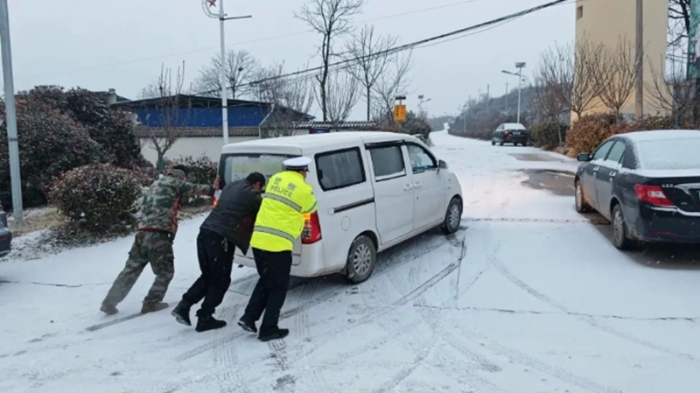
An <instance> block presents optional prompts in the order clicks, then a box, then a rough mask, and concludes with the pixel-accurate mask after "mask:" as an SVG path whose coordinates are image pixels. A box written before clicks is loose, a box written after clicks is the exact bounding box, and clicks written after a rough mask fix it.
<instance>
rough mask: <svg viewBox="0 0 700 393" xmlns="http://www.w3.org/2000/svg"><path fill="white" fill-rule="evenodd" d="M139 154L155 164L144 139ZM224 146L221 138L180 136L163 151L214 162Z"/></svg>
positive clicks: (170, 155)
mask: <svg viewBox="0 0 700 393" xmlns="http://www.w3.org/2000/svg"><path fill="white" fill-rule="evenodd" d="M308 133H309V132H308V131H307V130H299V131H297V133H296V134H297V135H303V134H308ZM254 139H258V137H256V136H251V137H229V143H238V142H245V141H250V140H254ZM141 145H142V147H141V154H143V157H144V158H145V159H146V160H148V161H149V162H151V163H153V165H156V163H157V161H158V154H156V151H155V150H154V149H153V148H152V147H151V146H150V144H149V143H148V142H147V141H146V140H145V139H142V140H141ZM223 146H224V141H223V138H222V137H220V136H217V137H197V138H180V139H178V140H176V141H175V143H174V144H173V146H172V147H171V148H170V150H168V151H167V152H166V153H165V158H166V159H171V160H173V159H177V158H180V157H183V156H185V157H186V156H193V157H195V158H196V157H199V156H201V155H202V154H204V155H205V156H207V157H209V159H210V160H212V161H214V162H219V158H221V148H222V147H223Z"/></svg>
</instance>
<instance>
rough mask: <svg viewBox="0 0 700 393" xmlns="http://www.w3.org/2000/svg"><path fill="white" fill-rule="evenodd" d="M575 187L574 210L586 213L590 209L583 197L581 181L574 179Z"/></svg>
mask: <svg viewBox="0 0 700 393" xmlns="http://www.w3.org/2000/svg"><path fill="white" fill-rule="evenodd" d="M575 189H576V193H575V195H576V211H577V212H579V213H586V212H588V211H590V210H591V207H590V206H588V204H587V203H586V202H585V201H584V198H583V188H582V187H581V182H580V181H578V180H577V181H576V183H575Z"/></svg>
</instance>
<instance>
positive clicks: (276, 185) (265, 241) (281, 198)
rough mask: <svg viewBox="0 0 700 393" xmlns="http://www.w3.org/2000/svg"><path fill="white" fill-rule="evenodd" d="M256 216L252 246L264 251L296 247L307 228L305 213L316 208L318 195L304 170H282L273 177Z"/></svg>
mask: <svg viewBox="0 0 700 393" xmlns="http://www.w3.org/2000/svg"><path fill="white" fill-rule="evenodd" d="M262 196H263V201H262V204H261V205H260V211H259V212H258V216H257V218H256V220H255V229H254V231H253V237H252V238H251V239H250V246H251V247H253V248H257V249H259V250H263V251H271V252H279V251H291V250H292V249H294V240H296V239H297V238H298V237H299V236H300V235H301V232H302V231H303V229H304V215H305V214H309V213H313V212H315V211H316V197H314V194H313V190H312V188H311V186H310V185H309V184H307V183H306V181H305V180H304V176H303V175H302V174H301V173H298V172H294V171H284V172H280V173H278V174H276V175H274V176H272V177H271V178H270V180H269V181H268V183H267V186H266V187H265V193H264V194H263V195H262Z"/></svg>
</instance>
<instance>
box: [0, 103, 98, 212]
mask: <svg viewBox="0 0 700 393" xmlns="http://www.w3.org/2000/svg"><path fill="white" fill-rule="evenodd" d="M0 119H1V120H2V124H1V125H0V201H1V202H2V204H3V205H4V206H5V207H6V208H11V207H12V198H11V194H10V190H11V187H10V164H9V154H8V143H7V128H6V124H7V122H6V121H5V120H6V119H5V108H4V105H2V106H1V107H0ZM17 129H18V138H19V146H20V149H21V151H20V170H21V174H22V196H23V201H24V207H25V208H30V207H35V206H42V205H45V204H46V188H47V186H49V185H50V184H51V183H52V182H53V180H54V179H55V178H56V177H57V176H58V175H59V174H60V173H61V172H64V171H68V170H71V169H73V168H76V167H79V166H82V165H86V164H90V163H96V162H100V161H101V160H102V159H103V155H102V149H101V148H100V145H99V144H98V143H97V142H95V141H94V140H92V139H91V138H90V134H89V133H88V131H87V129H85V127H83V126H82V125H80V124H79V123H77V122H76V121H75V120H73V119H72V118H71V117H70V116H69V115H67V114H64V113H61V112H60V111H59V110H57V109H55V108H52V107H51V106H48V105H45V104H42V103H40V102H29V101H27V100H25V99H21V98H18V100H17Z"/></svg>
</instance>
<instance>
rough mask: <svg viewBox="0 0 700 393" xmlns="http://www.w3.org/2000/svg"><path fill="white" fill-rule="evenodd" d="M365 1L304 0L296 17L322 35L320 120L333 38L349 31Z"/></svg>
mask: <svg viewBox="0 0 700 393" xmlns="http://www.w3.org/2000/svg"><path fill="white" fill-rule="evenodd" d="M364 2H365V0H307V3H306V4H304V5H303V6H302V8H301V11H300V12H299V13H296V14H295V16H296V17H297V18H298V19H301V20H303V21H304V22H306V23H308V24H309V26H311V28H312V29H313V31H315V32H317V33H319V34H320V35H321V45H320V47H319V48H318V49H319V53H320V54H321V72H320V73H319V74H318V76H317V78H316V79H317V81H318V89H317V90H318V92H319V97H320V99H319V104H320V105H321V112H322V113H323V121H328V94H329V92H330V89H329V88H328V77H329V75H330V65H331V60H332V58H333V57H334V56H336V55H337V54H336V53H335V51H334V44H335V40H336V38H338V37H340V36H343V35H345V34H348V33H349V32H351V31H352V25H351V24H350V21H351V19H352V18H353V17H354V16H355V15H357V14H358V13H359V12H360V10H361V8H362V5H363V4H364Z"/></svg>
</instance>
